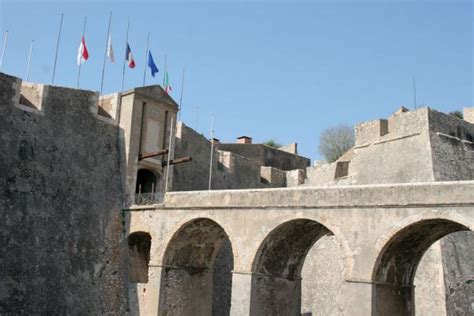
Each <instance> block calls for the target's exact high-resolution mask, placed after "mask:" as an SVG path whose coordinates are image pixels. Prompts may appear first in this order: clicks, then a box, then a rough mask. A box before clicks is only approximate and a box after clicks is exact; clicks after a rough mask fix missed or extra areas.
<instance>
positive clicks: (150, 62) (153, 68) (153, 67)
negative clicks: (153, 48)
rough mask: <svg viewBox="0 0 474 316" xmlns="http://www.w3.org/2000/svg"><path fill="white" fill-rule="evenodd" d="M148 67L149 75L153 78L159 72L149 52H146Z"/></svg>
mask: <svg viewBox="0 0 474 316" xmlns="http://www.w3.org/2000/svg"><path fill="white" fill-rule="evenodd" d="M148 67H150V71H151V75H152V76H153V77H154V76H155V74H156V73H157V72H158V71H159V70H158V67H156V64H155V61H154V60H153V56H152V55H151V52H150V51H148Z"/></svg>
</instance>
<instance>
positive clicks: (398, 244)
mask: <svg viewBox="0 0 474 316" xmlns="http://www.w3.org/2000/svg"><path fill="white" fill-rule="evenodd" d="M466 230H469V228H468V227H466V226H464V225H462V224H460V223H457V222H454V221H451V220H446V219H429V220H423V221H419V222H416V223H414V224H411V225H409V226H407V227H405V228H403V229H401V230H400V231H399V232H398V233H396V234H395V235H394V236H393V237H392V238H391V239H390V240H389V241H388V242H387V244H386V245H385V247H384V248H383V249H382V251H381V253H380V254H379V256H378V258H377V261H376V264H375V267H374V270H373V275H372V279H373V283H374V285H373V288H372V291H373V293H372V302H373V304H372V305H373V310H374V313H375V315H414V314H415V299H414V298H415V288H414V286H413V283H414V279H415V274H416V270H417V267H418V265H419V263H420V261H421V259H422V257H423V255H424V253H425V252H426V251H427V250H428V248H429V247H430V246H431V245H432V244H433V243H435V242H436V241H438V240H440V239H441V238H443V237H444V236H447V235H449V234H451V233H455V232H459V231H466Z"/></svg>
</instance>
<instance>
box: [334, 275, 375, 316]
mask: <svg viewBox="0 0 474 316" xmlns="http://www.w3.org/2000/svg"><path fill="white" fill-rule="evenodd" d="M372 290H373V285H372V282H365V281H352V280H346V284H345V287H344V293H340V295H343V296H344V298H345V300H344V304H345V306H344V311H345V313H344V314H345V315H377V314H374V313H372V293H373V292H372Z"/></svg>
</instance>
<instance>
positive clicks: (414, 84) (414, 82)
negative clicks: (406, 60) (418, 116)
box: [413, 76, 416, 109]
mask: <svg viewBox="0 0 474 316" xmlns="http://www.w3.org/2000/svg"><path fill="white" fill-rule="evenodd" d="M413 102H414V105H415V109H416V81H415V76H413Z"/></svg>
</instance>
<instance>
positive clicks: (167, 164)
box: [165, 117, 174, 193]
mask: <svg viewBox="0 0 474 316" xmlns="http://www.w3.org/2000/svg"><path fill="white" fill-rule="evenodd" d="M173 123H174V117H171V125H170V140H169V142H168V160H167V162H166V183H165V193H166V192H168V178H169V174H170V159H171V153H172V152H174V151H173V149H172V146H171V141H172V140H173V139H172V138H171V136H173Z"/></svg>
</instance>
